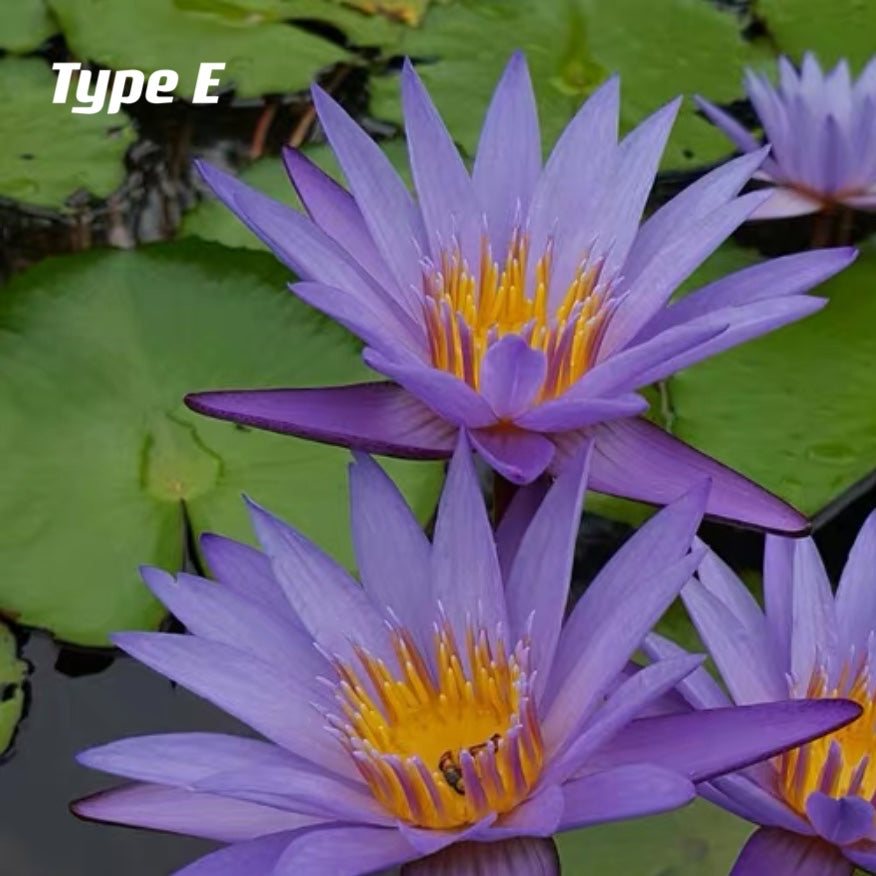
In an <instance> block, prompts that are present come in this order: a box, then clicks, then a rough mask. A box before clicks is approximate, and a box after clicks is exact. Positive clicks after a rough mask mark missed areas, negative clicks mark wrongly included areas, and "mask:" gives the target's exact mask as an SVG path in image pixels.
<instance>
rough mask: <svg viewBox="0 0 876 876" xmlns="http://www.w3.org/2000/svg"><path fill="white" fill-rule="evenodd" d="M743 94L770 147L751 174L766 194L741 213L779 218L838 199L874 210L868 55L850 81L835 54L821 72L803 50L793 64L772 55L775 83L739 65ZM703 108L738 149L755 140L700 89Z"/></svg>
mask: <svg viewBox="0 0 876 876" xmlns="http://www.w3.org/2000/svg"><path fill="white" fill-rule="evenodd" d="M745 87H746V91H747V92H748V97H749V99H750V100H751V103H752V105H753V107H754V110H755V112H756V113H757V115H758V118H759V120H760V124H761V126H762V127H763V131H764V136H765V138H766V142H767V143H768V144H769V145H770V147H771V150H770V154H769V157H768V158H766V159H765V160H764V162H763V164H762V165H761V167H760V170H758V171H757V173H756V174H755V178H756V179H760V180H763V181H765V182H767V183H770V184H771V186H772V189H771V191H772V196H771V197H769V198H768V199H767V200H766V201H764V202H763V203H762V204H761V205H760V206H759V207H758V208H757V209H756V210H755V211H754V212H753V213H752V214H751V216H750V217H749V218H751V219H781V218H784V217H786V216H802V215H806V214H807V213H817V212H819V211H821V210H832V209H835V208H836V207H838V206H845V207H851V208H853V209H855V210H876V58H874V59H873V60H872V61H870V63H869V64H868V65H867V66H866V67H865V68H864V70H863V72H862V73H861V75H860V76H859V77H858V79H857V80H856V81H853V80H852V76H851V73H850V71H849V65H848V63H847V62H846V61H840V62H839V63H838V64H837V65H836V67H834V69H833V70H831V71H830V72H829V73H823V72H822V70H821V67H820V65H819V64H818V61H817V60H816V59H815V57H814V56H813V55H812V54H809V53H807V54H806V55H805V56H804V58H803V64H802V65H801V68H800V71H799V72H798V71H797V70H795V68H794V66H793V64H791V62H790V61H789V60H788V59H787V58H784V57H783V58H780V59H779V84H778V86H775V85H773V84H772V83H771V82H770V81H769V79H768V78H767V77H766V76H764V75H761V74H758V73H755V72H754V71H753V70H748V71H746V74H745ZM696 101H697V104H698V105H699V107H700V109H701V110H702V111H703V113H704V114H705V115H706V116H707V117H708V118H709V119H710V120H711V121H712V122H714V123H715V124H716V125H717V126H718V127H719V128H720V129H721V130H722V131H723V132H724V133H725V134H726V135H727V136H728V137H729V138H730V139H731V140H732V141H733V142H734V143H735V144H736V145H737V146H738V147H739V149H741V150H742V151H743V152H745V153H758V154H759V151H760V149H761V143H760V142H759V141H758V140H757V139H756V138H755V137H754V136H753V135H752V134H751V133H750V132H749V131H747V130H746V129H745V128H744V127H743V126H742V125H741V124H740V123H739V122H738V121H736V119H734V118H733V117H732V116H730V115H728V114H727V113H726V112H724V111H723V110H721V109H719V108H718V107H716V106H714V105H712V104H711V103H709V102H708V101H707V100H705V99H703V98H702V97H697V98H696Z"/></svg>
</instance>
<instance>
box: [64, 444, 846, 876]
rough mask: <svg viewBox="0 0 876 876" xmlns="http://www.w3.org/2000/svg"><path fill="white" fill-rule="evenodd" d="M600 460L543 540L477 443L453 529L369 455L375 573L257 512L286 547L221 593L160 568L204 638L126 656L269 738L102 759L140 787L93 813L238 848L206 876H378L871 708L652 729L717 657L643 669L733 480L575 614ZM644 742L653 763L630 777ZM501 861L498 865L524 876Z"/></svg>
mask: <svg viewBox="0 0 876 876" xmlns="http://www.w3.org/2000/svg"><path fill="white" fill-rule="evenodd" d="M590 456H591V447H590V446H589V445H588V446H586V447H584V448H582V451H581V452H579V453H578V454H577V455H576V456H575V457H573V459H572V460H571V461H570V463H569V465H568V466H567V467H566V468H565V470H564V472H563V474H562V475H560V477H559V478H558V480H557V481H556V483H555V485H554V486H553V487H552V488H551V490H550V491H549V493H548V494H547V496H546V497H545V499H544V501H543V503H542V504H541V506H540V508H539V510H538V512H537V513H536V515H535V516H534V517H533V519H532V522H531V524H530V525H529V527H528V528H527V529H526V531H525V534H524V535H523V537H522V539H519V540H518V539H516V538H514V539H511V538H508V537H506V536H503V537H502V538H499V537H498V536H496V540H494V536H493V533H492V531H491V529H490V523H489V520H488V517H487V512H486V508H485V505H484V502H483V498H482V496H481V493H480V489H479V484H478V479H477V475H476V472H475V468H474V464H473V458H472V454H471V451H470V450H469V448H468V446H467V443H466V441H465V438H464V437H462V438H461V439H460V444H459V446H458V449H457V451H456V453H455V455H454V458H453V460H452V462H451V466H450V472H449V476H448V481H447V485H446V487H445V490H444V494H443V496H442V499H441V504H440V508H439V514H438V518H437V524H436V529H435V536H434V542H433V543H430V542H429V541H428V540H427V539H426V537H425V535H424V534H423V532H422V530H421V529H420V528H419V527H418V525H417V522H416V519H415V517H414V515H413V513H412V512H411V510H410V509H409V508H408V507H407V505H406V504H405V502H404V500H403V499H402V497H401V495H400V493H399V492H398V490H397V489H396V487H395V485H394V484H393V483H392V481H391V480H390V479H389V478H388V477H387V476H386V475H385V474H384V472H383V471H382V469H380V468H379V467H378V466H377V464H376V463H374V462H373V461H372V460H371V459H370V458H369V457H367V456H360V457H359V458H358V459H357V461H356V463H355V464H354V465H353V466H352V470H351V494H352V530H353V539H354V545H355V548H356V560H357V565H358V568H359V570H360V573H361V578H362V585H361V586H360V585H359V583H357V582H356V581H354V580H353V579H352V578H350V577H349V575H348V574H347V573H346V572H345V571H344V570H343V569H342V568H340V567H339V566H338V565H337V564H336V563H335V562H334V561H333V560H331V559H330V558H329V557H328V556H327V555H326V554H325V553H323V552H322V551H321V550H320V549H319V548H317V547H316V546H315V545H314V544H312V543H310V542H308V541H307V540H306V539H305V538H304V537H303V536H302V535H301V534H300V533H298V532H296V531H295V530H294V529H291V528H290V527H288V526H286V525H285V524H283V523H282V522H281V521H279V520H277V519H276V518H275V517H272V516H271V515H270V514H268V513H267V512H266V511H264V510H262V509H261V508H259V507H257V506H255V505H253V506H252V507H251V512H252V519H253V524H254V527H255V530H256V532H257V534H258V538H259V541H260V543H261V545H262V551H263V552H258V551H256V550H254V549H253V548H249V547H246V546H244V545H241V544H238V543H236V542H233V541H230V540H227V539H223V538H218V537H215V536H209V537H207V539H206V540H205V542H204V552H205V555H206V557H207V560H208V562H209V564H210V567H211V569H212V570H213V572H214V574H215V576H216V578H217V583H213V582H211V581H207V580H204V579H201V578H197V577H194V576H191V575H186V574H182V575H179V576H177V577H176V578H174V577H173V576H171V575H168V574H166V573H164V572H162V571H160V570H156V569H147V570H145V572H144V578H145V580H146V582H147V583H148V585H149V586H150V588H151V589H152V590H153V592H154V593H155V594H156V595H157V596H158V597H159V598H160V599H161V600H162V601H163V602H164V604H165V605H166V606H167V607H168V608H169V609H170V611H172V612H173V614H174V615H175V616H176V617H177V618H179V619H180V620H181V621H182V622H183V623H184V624H185V625H186V627H187V628H188V630H189V633H188V634H184V635H180V634H168V633H143V632H129V633H121V634H118V635H117V636H116V637H115V639H114V641H115V642H116V644H117V645H118V646H119V647H121V648H122V649H123V650H125V651H127V652H128V653H129V654H131V655H132V656H134V657H135V658H137V659H138V660H140V661H142V662H143V663H145V664H146V665H148V666H150V667H151V668H153V669H154V670H156V671H158V672H160V673H162V674H163V675H165V676H167V677H168V678H170V679H172V680H174V681H175V682H177V683H178V684H181V685H183V686H184V687H187V688H189V689H190V690H192V691H194V692H195V693H197V694H199V695H201V696H203V697H205V698H206V699H208V700H210V701H212V702H213V703H215V704H216V705H218V706H219V707H220V708H222V709H224V710H225V711H227V712H229V713H230V714H232V715H234V716H236V717H237V718H239V719H240V720H242V721H244V722H246V723H247V724H249V725H250V726H251V727H252V728H253V729H254V730H255V731H257V732H258V733H259V734H261V735H262V736H263V737H264V738H265V741H262V740H258V739H251V738H237V737H233V736H223V735H218V734H209V733H189V734H170V735H165V736H148V737H142V738H135V739H128V740H123V741H119V742H115V743H111V744H109V745H105V746H103V747H101V748H97V749H94V750H91V751H88V752H86V753H85V754H83V755H82V756H81V760H82V762H83V763H85V764H87V765H89V766H91V767H94V768H96V769H100V770H103V771H105V772H109V773H112V774H115V775H119V776H124V777H126V778H128V779H131V780H133V783H132V784H129V785H125V786H123V787H121V788H117V789H115V790H111V791H108V792H106V793H102V794H98V795H96V796H93V797H90V798H87V799H85V800H82V801H80V802H79V803H77V804H75V811H76V812H77V813H78V814H79V815H81V816H83V817H86V818H91V819H97V820H102V821H108V822H114V823H117V824H129V825H138V826H141V827H147V828H153V829H158V830H165V831H174V832H178V833H185V834H192V835H195V836H199V837H205V838H209V839H213V840H218V841H220V842H224V843H227V844H229V845H227V847H226V848H224V849H222V850H220V851H217V852H215V853H213V854H211V855H208V856H207V857H206V858H203V859H201V860H200V861H198V862H196V863H194V864H192V865H191V866H189V867H187V868H184V869H183V870H182V871H181V873H180V876H183V874H184V876H297V874H300V873H308V874H312V876H321V874H324V876H345V874H349V876H356V874H362V873H369V872H372V871H375V870H380V869H382V868H386V867H391V866H396V865H398V864H401V863H404V862H407V861H411V860H415V859H420V858H429V857H430V856H433V855H435V854H436V853H438V852H440V851H441V850H442V849H445V848H447V847H449V846H451V845H454V844H456V843H493V842H504V841H506V840H509V839H513V838H515V837H525V836H535V837H548V836H551V835H552V834H554V833H555V832H557V831H562V830H568V829H570V828H576V827H583V826H586V825H591V824H597V823H599V822H605V821H613V820H618V819H626V818H632V817H635V816H639V815H645V814H648V813H653V812H660V811H663V810H666V809H672V808H675V807H677V806H681V805H683V804H685V803H687V802H688V801H689V800H691V799H692V798H693V796H694V795H695V789H694V786H693V784H692V783H693V782H695V781H700V780H705V779H708V778H711V777H712V776H715V775H718V774H721V773H724V772H727V771H728V770H731V769H736V768H739V767H741V766H743V765H746V764H749V763H752V762H754V761H757V760H760V759H762V758H764V757H766V756H771V755H773V754H775V753H776V752H777V751H779V750H784V749H786V748H787V747H788V746H790V745H794V744H799V743H801V742H803V741H806V740H809V739H811V738H813V737H814V736H816V735H817V734H820V733H824V732H827V731H829V730H832V729H835V728H836V727H838V726H841V725H842V724H844V723H846V722H847V721H849V720H851V719H852V718H854V717H855V716H856V715H857V714H858V709H857V707H856V706H855V705H854V704H852V703H847V702H844V701H840V700H830V701H826V702H805V703H779V704H768V705H762V706H752V707H750V708H736V707H732V708H723V709H716V710H714V711H711V712H693V711H690V712H688V713H687V714H683V715H679V716H674V717H672V718H670V719H668V720H667V719H666V718H654V717H650V718H649V717H640V716H643V715H644V714H647V710H648V709H649V707H650V706H651V704H653V703H655V702H658V701H659V700H660V698H661V697H663V696H664V695H665V694H666V693H667V692H668V691H670V690H672V689H673V688H674V686H675V685H676V684H677V683H678V682H679V681H680V680H681V679H683V678H684V677H685V676H687V675H688V674H689V673H690V672H691V671H693V670H694V669H695V668H696V667H697V666H699V665H700V664H701V660H702V658H700V657H697V656H691V655H683V656H682V657H681V658H678V659H676V658H671V659H668V660H665V661H657V662H656V663H655V664H654V665H653V666H649V667H648V668H646V669H641V670H639V671H635V672H633V671H631V670H630V668H629V666H628V661H629V659H630V655H631V654H632V653H633V652H634V651H635V649H636V648H637V646H638V645H639V643H640V642H641V640H642V639H643V637H644V636H645V634H646V633H647V631H648V629H649V628H650V627H651V625H652V624H653V623H654V622H655V621H656V620H657V618H658V617H659V616H660V615H661V614H662V613H663V611H664V610H665V609H666V607H667V606H668V605H669V603H670V602H671V601H672V600H673V598H674V597H675V595H676V594H677V593H678V591H679V590H680V589H681V587H682V586H683V584H684V582H685V581H686V580H688V579H689V577H690V575H691V574H692V573H693V571H694V570H695V569H696V567H697V565H698V564H699V562H700V559H701V556H702V553H703V552H702V551H701V550H699V549H698V550H696V551H691V550H690V544H691V540H692V538H693V534H694V532H695V530H696V527H697V524H698V522H699V520H700V517H701V515H702V513H703V508H704V506H705V504H706V492H707V489H708V485H707V484H700V485H699V486H698V487H697V488H695V489H694V490H693V491H692V492H690V493H688V494H686V495H685V496H683V497H682V498H681V499H679V500H677V501H676V502H675V503H673V504H672V505H670V506H668V507H667V508H666V509H664V510H663V511H662V512H661V513H660V514H658V515H657V516H656V517H654V518H653V519H652V520H651V521H649V522H648V523H647V524H646V525H645V526H644V527H643V528H642V529H641V530H640V531H639V532H638V533H637V534H636V535H635V536H633V538H632V539H631V540H630V541H629V542H628V544H627V545H626V546H625V547H624V549H623V550H622V551H621V552H620V553H618V554H617V556H615V557H614V558H613V559H612V561H611V562H610V563H609V564H608V565H607V566H606V568H605V569H604V570H603V572H602V573H601V574H600V575H599V577H598V578H597V579H596V580H595V581H594V583H593V584H592V585H591V586H590V588H589V589H588V590H587V592H586V594H585V595H584V596H583V597H582V598H581V600H580V601H579V603H578V605H577V607H576V608H575V610H574V611H573V612H572V614H571V616H570V617H569V619H568V620H567V621H566V622H565V624H564V623H563V616H564V609H565V606H566V597H567V593H568V585H569V576H570V571H571V567H572V559H573V553H574V545H575V540H576V533H577V529H578V519H579V514H580V510H581V504H582V501H583V495H584V489H585V479H586V469H587V465H588V461H589V458H590ZM503 567H507V568H509V569H510V571H509V572H508V574H507V576H504V577H503V575H502V572H501V571H500V570H501V569H502V568H503ZM624 679H626V680H624ZM634 719H637V720H634ZM631 722H632V723H631ZM630 728H632V729H630ZM618 747H619V748H620V750H622V751H625V752H628V753H629V752H632V756H631V757H630V758H629V761H630V762H628V763H624V764H623V765H621V766H618V767H617V768H615V767H611V766H607V765H606V762H607V761H610V760H611V757H612V754H613V752H614V753H616V750H617V749H618ZM502 851H503V853H504V852H506V851H507V847H506V848H505V849H503V850H502ZM495 858H496V866H495V867H494V868H493V869H492V870H491V871H490V872H491V873H494V874H497V876H502V874H503V873H506V874H510V873H513V872H514V868H513V866H510V865H509V868H508V869H504V870H503V869H502V867H501V866H500V862H501V860H502V854H497V855H496V856H495ZM433 863H435V861H434V859H433ZM437 863H439V864H440V861H439V862H437ZM423 866H424V867H425V866H426V865H425V864H424V865H423ZM425 872H426V873H428V872H429V871H428V869H426V870H425ZM518 872H519V870H518Z"/></svg>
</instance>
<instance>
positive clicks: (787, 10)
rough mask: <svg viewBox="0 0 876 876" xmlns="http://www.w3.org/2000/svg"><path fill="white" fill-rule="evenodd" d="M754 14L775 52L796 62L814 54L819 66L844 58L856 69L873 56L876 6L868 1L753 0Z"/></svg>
mask: <svg viewBox="0 0 876 876" xmlns="http://www.w3.org/2000/svg"><path fill="white" fill-rule="evenodd" d="M755 11H756V14H757V15H758V17H759V18H761V19H762V20H763V21H764V22H765V23H766V26H767V28H768V30H769V33H770V35H771V36H772V38H773V39H774V40H775V42H776V44H777V45H778V47H779V49H780V50H781V51H782V52H784V53H785V54H788V55H792V56H793V57H794V58H795V59H797V60H799V59H800V58H801V57H802V56H803V53H804V52H808V51H814V52H815V53H816V54H817V55H818V57H819V59H820V60H821V61H822V63H825V64H833V63H835V62H836V61H839V60H840V58H847V59H848V60H849V62H850V63H851V64H852V66H853V67H856V68H858V67H861V66H863V65H864V64H865V63H866V62H867V61H869V60H870V58H872V57H873V48H874V42H873V34H874V33H876V5H874V4H873V3H870V2H869V0H833V2H832V3H829V4H825V3H822V2H820V0H756V3H755Z"/></svg>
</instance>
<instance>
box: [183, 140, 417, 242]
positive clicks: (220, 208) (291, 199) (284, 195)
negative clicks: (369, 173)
mask: <svg viewBox="0 0 876 876" xmlns="http://www.w3.org/2000/svg"><path fill="white" fill-rule="evenodd" d="M380 145H381V147H382V148H383V151H384V152H385V153H386V154H387V156H388V157H389V159H390V161H392V163H393V165H395V167H396V168H397V169H398V170H399V171H400V173H401V174H402V177H403V178H404V179H405V180H407V181H409V180H410V172H409V170H408V165H407V150H406V146H405V142H404V140H387V141H385V142H382V143H381V144H380ZM304 151H305V152H306V154H307V156H308V157H309V158H310V159H311V160H313V161H314V162H315V163H316V164H318V165H319V166H320V167H321V168H322V169H323V170H324V171H325V172H326V173H328V174H329V175H330V176H332V177H333V178H334V179H337V180H342V179H343V176H342V174H341V169H340V167H339V166H338V163H337V160H336V159H335V155H334V153H333V152H332V150H331V149H330V148H329V147H328V146H326V145H323V144H320V145H317V146H308V147H307V148H306V149H305V150H304ZM240 179H241V180H242V181H243V182H245V183H246V184H247V185H250V186H252V187H253V188H255V189H258V190H259V191H260V192H264V193H265V194H266V195H270V196H271V197H272V198H274V199H276V200H278V201H282V202H283V203H284V204H288V205H289V206H290V207H295V209H296V210H302V209H303V208H302V206H301V202H300V201H299V200H298V196H297V195H296V194H295V189H294V188H293V186H292V183H291V182H289V176H288V174H287V173H286V170H285V168H284V167H283V162H282V160H281V159H279V158H260V159H259V160H258V161H254V162H253V163H252V164H251V165H249V167H247V168H245V169H244V170H243V171H242V172H241V174H240ZM180 233H181V234H182V235H183V236H186V237H188V236H194V237H201V238H203V239H204V240H212V241H215V242H216V243H222V244H225V246H238V247H245V248H246V249H260V250H265V251H267V247H266V246H265V245H264V244H263V243H262V242H261V241H260V240H259V239H258V238H257V237H256V236H255V235H254V234H253V233H252V232H251V231H250V230H249V229H248V228H247V227H246V226H245V225H244V224H243V223H242V222H241V221H240V220H239V219H238V218H237V217H236V216H235V215H234V214H233V213H232V212H231V211H230V210H229V209H228V208H227V207H226V206H225V205H224V204H222V203H221V202H220V201H218V200H216V199H215V198H209V199H208V200H205V201H204V202H203V203H202V204H199V205H198V206H197V207H196V208H195V209H194V210H191V211H189V213H188V214H187V215H186V217H185V219H184V220H183V225H182V229H181V232H180Z"/></svg>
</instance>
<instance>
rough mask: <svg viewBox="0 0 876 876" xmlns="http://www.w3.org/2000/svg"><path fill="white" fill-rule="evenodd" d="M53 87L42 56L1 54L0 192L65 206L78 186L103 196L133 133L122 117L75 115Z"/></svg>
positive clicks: (119, 176) (115, 180)
mask: <svg viewBox="0 0 876 876" xmlns="http://www.w3.org/2000/svg"><path fill="white" fill-rule="evenodd" d="M54 91H55V76H54V74H53V73H52V71H51V70H50V69H49V67H48V66H47V65H46V64H45V62H43V61H42V60H39V59H36V58H5V59H0V105H2V107H3V114H4V123H3V132H4V136H3V149H2V152H0V196H2V197H5V198H11V199H13V200H16V201H23V202H25V203H28V204H35V205H38V206H42V207H52V208H57V209H63V207H64V202H65V200H66V199H67V198H68V197H69V196H70V195H72V194H73V193H74V192H76V191H77V190H80V189H84V190H85V191H87V192H90V193H91V194H92V195H96V196H98V197H104V196H106V195H109V194H110V193H111V192H112V191H113V190H114V189H116V188H117V187H118V186H119V185H120V184H121V182H122V180H123V179H124V173H125V169H124V164H123V158H124V154H125V150H126V149H127V148H128V146H129V145H130V143H131V142H132V141H133V139H134V134H133V130H132V129H131V126H130V125H129V124H127V122H126V119H125V118H124V117H120V116H107V115H73V114H72V113H71V112H70V108H69V107H67V106H64V105H62V104H56V103H52V96H53V94H54Z"/></svg>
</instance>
